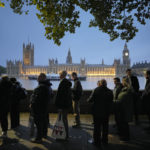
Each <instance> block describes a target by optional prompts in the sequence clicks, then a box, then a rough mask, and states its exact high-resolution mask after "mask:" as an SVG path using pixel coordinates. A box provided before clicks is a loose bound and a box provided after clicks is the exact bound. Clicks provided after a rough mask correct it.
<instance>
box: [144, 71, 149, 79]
mask: <svg viewBox="0 0 150 150" xmlns="http://www.w3.org/2000/svg"><path fill="white" fill-rule="evenodd" d="M145 78H146V79H150V70H147V71H146V73H145Z"/></svg>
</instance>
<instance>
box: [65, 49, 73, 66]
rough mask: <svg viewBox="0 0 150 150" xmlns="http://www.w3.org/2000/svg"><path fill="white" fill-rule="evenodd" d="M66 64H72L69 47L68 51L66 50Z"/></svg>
mask: <svg viewBox="0 0 150 150" xmlns="http://www.w3.org/2000/svg"><path fill="white" fill-rule="evenodd" d="M66 64H72V56H71V52H70V48H69V51H68V55H67V59H66Z"/></svg>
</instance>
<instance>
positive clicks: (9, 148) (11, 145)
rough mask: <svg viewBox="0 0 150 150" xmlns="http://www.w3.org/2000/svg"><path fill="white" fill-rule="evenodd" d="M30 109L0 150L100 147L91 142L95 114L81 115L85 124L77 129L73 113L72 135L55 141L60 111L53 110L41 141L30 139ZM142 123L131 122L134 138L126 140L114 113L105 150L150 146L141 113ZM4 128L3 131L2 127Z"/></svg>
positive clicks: (0, 141)
mask: <svg viewBox="0 0 150 150" xmlns="http://www.w3.org/2000/svg"><path fill="white" fill-rule="evenodd" d="M28 118H29V114H28V113H22V114H21V126H20V127H19V128H18V129H16V130H8V138H6V139H0V150H96V149H98V148H96V147H95V146H94V145H92V144H89V143H88V139H90V138H91V137H92V132H93V125H92V117H91V115H81V128H80V129H73V128H72V127H71V126H72V125H73V122H74V118H73V115H69V126H70V137H69V140H68V141H55V140H54V139H53V138H52V137H51V132H52V128H53V125H54V123H55V121H56V118H57V115H56V114H50V123H51V126H50V128H49V131H48V138H47V139H44V140H43V142H42V143H41V144H35V143H32V142H30V140H31V139H30V136H29V128H28ZM140 120H141V122H140V125H138V126H135V125H134V124H133V123H131V124H130V131H131V140H130V142H128V143H124V142H122V141H120V140H119V137H118V136H117V134H116V129H115V128H113V124H114V119H113V116H111V119H110V127H109V145H108V146H105V147H104V146H103V147H102V149H103V150H149V149H150V130H146V129H145V128H146V127H148V121H147V118H146V117H145V116H140ZM0 132H1V131H0Z"/></svg>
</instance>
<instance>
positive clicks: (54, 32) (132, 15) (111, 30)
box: [7, 0, 150, 45]
mask: <svg viewBox="0 0 150 150" xmlns="http://www.w3.org/2000/svg"><path fill="white" fill-rule="evenodd" d="M7 1H9V3H10V7H11V8H12V9H13V11H14V12H15V13H18V14H22V13H26V14H28V9H27V8H28V7H25V6H31V5H34V6H36V8H37V10H38V11H39V12H38V13H37V14H36V15H37V17H38V19H39V20H40V21H41V23H42V24H43V25H44V27H45V36H46V38H47V39H53V40H54V43H55V44H57V45H60V44H61V42H60V39H62V38H63V37H64V36H65V33H66V32H70V33H75V29H76V28H77V27H80V24H81V22H80V21H79V13H80V12H79V9H77V8H78V7H79V8H81V9H83V10H84V11H86V12H90V14H92V15H93V17H94V19H93V20H90V22H89V27H98V29H99V30H100V31H102V32H104V33H107V34H109V36H110V40H111V41H112V40H114V39H116V38H118V37H120V38H121V39H123V40H126V41H129V40H131V39H133V38H134V37H135V35H136V33H137V32H138V28H137V25H136V23H137V22H138V23H140V24H142V25H145V24H146V20H149V19H150V1H149V0H7Z"/></svg>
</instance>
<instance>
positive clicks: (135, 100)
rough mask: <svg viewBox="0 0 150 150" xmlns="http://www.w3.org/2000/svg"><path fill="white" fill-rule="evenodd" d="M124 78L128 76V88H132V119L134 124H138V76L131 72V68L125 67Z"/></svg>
mask: <svg viewBox="0 0 150 150" xmlns="http://www.w3.org/2000/svg"><path fill="white" fill-rule="evenodd" d="M126 74H127V76H126V78H128V80H129V85H130V88H131V89H132V94H133V111H134V118H135V119H134V121H135V124H136V125H138V124H139V117H138V116H139V107H140V106H139V88H140V86H139V81H138V78H137V77H136V76H135V75H133V74H132V70H131V69H127V70H126Z"/></svg>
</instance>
